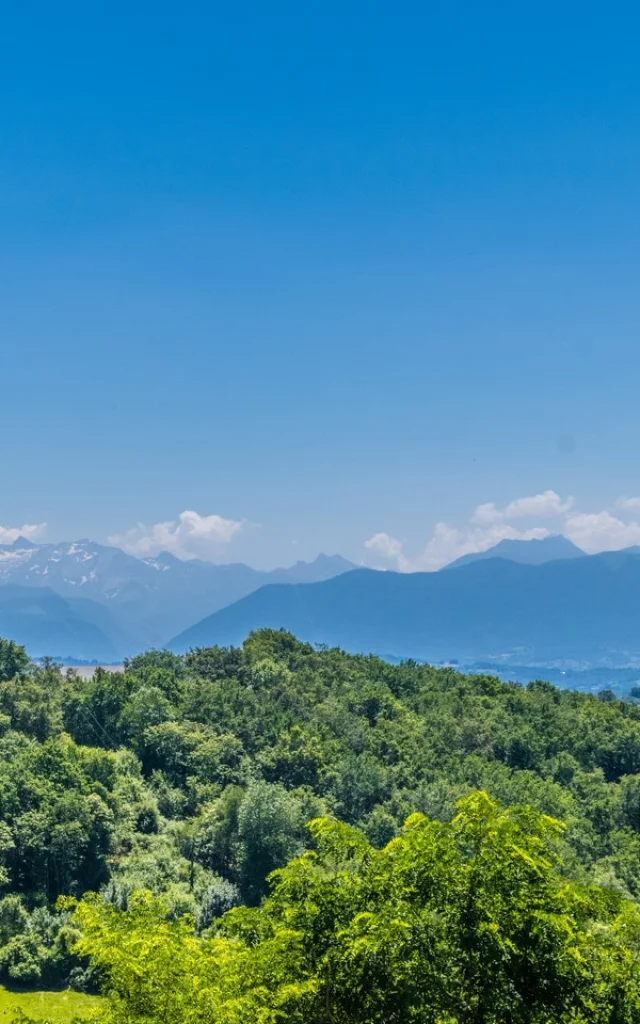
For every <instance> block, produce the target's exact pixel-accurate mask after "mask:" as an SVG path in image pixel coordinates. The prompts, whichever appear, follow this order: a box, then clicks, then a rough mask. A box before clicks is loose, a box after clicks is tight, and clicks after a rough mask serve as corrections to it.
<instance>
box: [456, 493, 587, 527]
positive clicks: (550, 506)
mask: <svg viewBox="0 0 640 1024" xmlns="http://www.w3.org/2000/svg"><path fill="white" fill-rule="evenodd" d="M572 505H573V498H572V497H568V498H566V499H565V500H564V501H563V500H562V498H561V497H560V495H559V494H557V493H556V492H555V491H543V492H542V494H531V495H529V496H528V497H526V498H516V499H515V500H514V501H510V502H509V504H508V505H505V506H504V508H498V507H497V505H495V503H494V502H492V501H489V502H487V503H486V504H484V505H478V507H477V508H476V510H475V512H474V513H473V517H472V518H473V520H474V521H475V522H477V523H506V522H510V521H511V520H512V519H550V518H553V517H554V516H560V515H564V514H565V513H566V512H568V511H569V509H570V508H571V507H572Z"/></svg>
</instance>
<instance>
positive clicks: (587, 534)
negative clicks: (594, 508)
mask: <svg viewBox="0 0 640 1024" xmlns="http://www.w3.org/2000/svg"><path fill="white" fill-rule="evenodd" d="M625 507H626V508H629V507H630V506H628V505H627V506H625ZM563 533H565V534H566V536H567V537H568V538H569V539H570V540H572V541H573V543H574V544H577V545H578V547H579V548H582V549H583V550H584V551H586V552H587V553H588V554H590V555H591V554H594V553H595V552H596V551H618V550H619V549H620V548H630V547H632V546H633V545H634V544H640V523H638V522H635V521H632V522H624V521H623V520H622V519H619V518H618V516H614V515H612V513H611V512H608V511H607V510H605V511H603V512H591V513H582V514H579V515H574V516H569V517H568V518H567V519H566V520H565V523H564V526H563Z"/></svg>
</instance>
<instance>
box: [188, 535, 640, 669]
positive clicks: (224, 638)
mask: <svg viewBox="0 0 640 1024" xmlns="http://www.w3.org/2000/svg"><path fill="white" fill-rule="evenodd" d="M264 626H268V627H272V628H284V629H287V630H289V631H290V632H292V633H294V634H295V635H297V636H300V637H301V638H302V639H304V640H308V641H312V642H316V643H328V644H329V645H331V646H338V647H343V648H345V649H347V650H350V651H355V652H365V651H373V652H380V651H384V652H385V653H387V654H389V655H393V656H398V657H404V658H407V657H413V658H420V659H424V660H429V661H441V660H448V659H453V658H456V659H457V658H466V657H474V658H476V657H496V656H499V657H504V656H505V655H513V656H515V655H519V656H521V657H522V656H527V657H531V658H534V657H535V658H537V659H542V658H546V659H552V658H558V657H565V658H570V657H589V658H591V659H598V658H602V657H604V656H605V654H606V653H607V652H610V651H619V652H629V653H630V654H634V655H640V559H639V558H638V557H637V555H633V554H632V555H627V554H624V553H617V552H609V553H603V554H600V555H591V556H588V555H585V556H584V558H574V559H566V560H561V561H556V562H546V563H544V564H542V565H522V564H519V563H517V562H513V561H510V560H508V559H500V558H491V559H486V560H479V561H476V562H472V563H470V564H469V565H466V566H461V567H459V568H458V569H456V571H455V572H438V573H406V574H402V573H394V572H384V573H379V572H375V571H373V570H367V569H359V570H353V571H352V572H350V573H347V574H345V575H344V576H338V577H335V578H334V579H332V580H329V581H325V582H322V583H310V584H283V585H275V586H274V585H272V586H267V587H263V588H261V589H260V590H258V591H255V592H254V593H253V594H251V595H249V596H247V597H245V598H243V599H242V600H241V601H239V602H236V603H235V604H233V605H230V606H229V607H227V608H225V609H222V610H221V611H219V612H217V613H215V614H214V615H211V616H207V617H206V618H205V619H204V620H202V621H201V622H199V623H197V624H195V625H194V626H193V627H191V629H189V630H186V631H184V632H183V633H182V634H178V635H177V636H176V637H174V639H173V640H172V641H171V642H170V644H169V647H170V649H171V650H174V651H176V652H178V653H179V652H182V651H184V650H187V649H189V648H190V647H197V646H208V645H211V644H221V645H228V644H235V643H238V642H240V641H242V640H243V639H244V638H245V637H246V635H247V634H248V633H249V632H250V631H251V630H253V629H258V628H261V627H264Z"/></svg>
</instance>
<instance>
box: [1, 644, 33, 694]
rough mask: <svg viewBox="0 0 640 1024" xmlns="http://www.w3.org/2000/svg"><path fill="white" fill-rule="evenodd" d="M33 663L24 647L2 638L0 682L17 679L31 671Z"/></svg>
mask: <svg viewBox="0 0 640 1024" xmlns="http://www.w3.org/2000/svg"><path fill="white" fill-rule="evenodd" d="M30 664H31V662H30V661H29V657H28V655H27V652H26V651H25V649H24V647H20V645H19V644H16V643H14V641H13V640H4V639H3V638H2V637H0V682H2V683H5V682H7V681H8V680H9V679H17V678H20V677H21V676H24V675H26V674H27V672H28V671H29V667H30Z"/></svg>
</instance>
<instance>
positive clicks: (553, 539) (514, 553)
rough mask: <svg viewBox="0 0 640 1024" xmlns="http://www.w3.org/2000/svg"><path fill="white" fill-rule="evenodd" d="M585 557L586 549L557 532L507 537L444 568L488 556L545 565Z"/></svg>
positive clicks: (527, 563)
mask: <svg viewBox="0 0 640 1024" xmlns="http://www.w3.org/2000/svg"><path fill="white" fill-rule="evenodd" d="M585 557H586V551H583V550H582V548H579V547H578V546H577V544H574V543H573V541H571V540H569V538H568V537H565V536H564V535H563V534H561V533H555V534H551V535H550V536H549V537H532V538H530V539H529V540H512V539H510V538H505V539H504V540H501V541H498V543H497V544H494V545H493V546H492V547H490V548H487V549H486V550H485V551H472V552H469V553H468V554H466V555H461V556H460V558H456V559H454V561H453V562H448V563H447V565H444V566H443V567H442V568H443V569H458V568H460V566H463V565H470V564H471V563H472V562H479V561H482V560H484V559H488V558H506V559H508V560H509V561H511V562H519V563H520V564H522V565H543V564H544V563H545V562H557V561H560V560H561V559H564V558H585Z"/></svg>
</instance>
